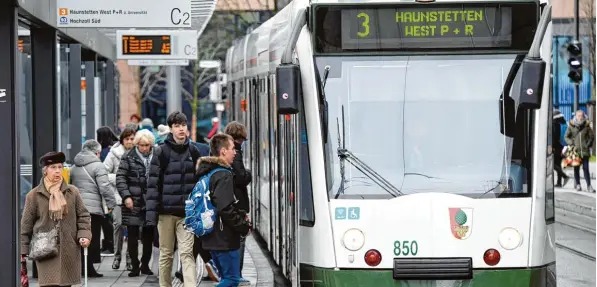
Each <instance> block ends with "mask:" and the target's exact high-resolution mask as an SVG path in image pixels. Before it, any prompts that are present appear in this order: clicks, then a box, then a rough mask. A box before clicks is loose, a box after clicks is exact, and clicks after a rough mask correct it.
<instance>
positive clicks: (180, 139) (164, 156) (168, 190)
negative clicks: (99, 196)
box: [145, 111, 200, 287]
mask: <svg viewBox="0 0 597 287" xmlns="http://www.w3.org/2000/svg"><path fill="white" fill-rule="evenodd" d="M167 122H168V127H170V134H168V137H167V138H166V140H165V141H164V142H163V143H162V144H160V145H158V146H157V147H156V148H155V154H154V157H153V158H152V160H151V167H150V170H149V177H148V180H147V195H146V205H145V206H146V222H147V223H146V224H147V225H148V226H156V225H157V229H158V234H159V248H160V256H159V257H160V259H159V262H160V264H159V265H160V266H159V281H160V287H171V286H172V264H173V253H174V244H175V242H178V252H179V256H180V258H181V262H182V265H183V277H184V286H185V287H195V286H196V285H197V270H196V264H195V258H194V256H193V242H194V236H193V234H191V233H189V232H187V231H186V230H185V229H184V226H183V223H184V217H185V200H186V199H187V198H188V196H189V194H190V193H191V191H192V190H193V187H194V186H195V183H196V177H195V163H196V162H197V160H198V158H199V157H200V155H199V151H198V150H197V148H196V147H195V146H194V145H192V144H190V141H189V138H188V137H187V117H186V116H185V115H184V114H183V113H181V112H179V111H176V112H173V113H172V114H170V115H169V116H168V119H167Z"/></svg>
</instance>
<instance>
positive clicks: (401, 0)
mask: <svg viewBox="0 0 597 287" xmlns="http://www.w3.org/2000/svg"><path fill="white" fill-rule="evenodd" d="M547 1H548V0H474V1H471V0H435V1H433V2H431V3H442V4H448V3H458V4H464V3H471V2H475V3H479V2H487V3H516V2H527V3H528V2H537V3H538V2H541V3H543V2H547ZM311 3H312V4H376V3H381V4H391V3H395V4H413V3H418V1H417V0H398V1H397V0H311ZM421 4H422V5H424V4H429V2H425V3H421Z"/></svg>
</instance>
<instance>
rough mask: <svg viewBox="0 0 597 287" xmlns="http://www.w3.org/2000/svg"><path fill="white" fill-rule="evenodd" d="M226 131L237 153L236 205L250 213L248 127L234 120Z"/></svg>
mask: <svg viewBox="0 0 597 287" xmlns="http://www.w3.org/2000/svg"><path fill="white" fill-rule="evenodd" d="M224 133H226V134H227V135H229V136H231V137H232V139H234V149H235V150H236V155H235V156H234V161H233V162H232V170H233V171H234V195H235V196H236V198H237V199H238V203H237V204H236V205H237V207H238V208H239V209H240V210H241V211H242V212H244V213H245V214H249V211H250V210H249V209H250V205H249V192H248V191H247V186H248V185H249V184H250V183H251V180H252V175H251V171H249V170H248V169H246V168H245V165H244V163H243V151H242V147H241V146H242V144H243V142H245V141H246V140H247V129H246V128H245V126H244V125H242V124H241V123H239V122H236V121H233V122H230V123H229V124H228V125H227V126H226V128H225V129H224ZM247 219H248V218H247ZM245 240H246V237H244V236H241V239H240V250H239V256H240V277H241V279H240V285H239V286H244V285H247V284H248V285H250V283H249V280H247V279H245V278H243V276H242V274H243V261H244V256H245Z"/></svg>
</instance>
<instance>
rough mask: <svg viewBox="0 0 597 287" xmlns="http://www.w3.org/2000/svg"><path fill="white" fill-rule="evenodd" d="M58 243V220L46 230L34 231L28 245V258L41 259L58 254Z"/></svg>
mask: <svg viewBox="0 0 597 287" xmlns="http://www.w3.org/2000/svg"><path fill="white" fill-rule="evenodd" d="M59 244H60V221H58V223H57V224H56V226H55V227H54V228H52V230H50V231H48V232H37V233H34V234H33V236H32V238H31V243H30V245H29V258H31V259H33V260H35V261H43V260H46V259H51V258H54V257H56V256H57V255H58V245H59Z"/></svg>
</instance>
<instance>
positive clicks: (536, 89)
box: [518, 58, 545, 110]
mask: <svg viewBox="0 0 597 287" xmlns="http://www.w3.org/2000/svg"><path fill="white" fill-rule="evenodd" d="M521 68H522V74H521V81H520V99H519V101H518V108H520V109H526V110H536V109H539V108H540V107H541V98H542V95H543V82H544V80H545V61H543V60H542V59H541V58H525V59H524V60H523V61H522V67H521Z"/></svg>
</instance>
